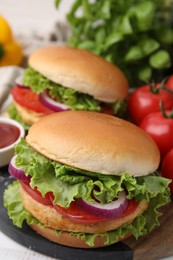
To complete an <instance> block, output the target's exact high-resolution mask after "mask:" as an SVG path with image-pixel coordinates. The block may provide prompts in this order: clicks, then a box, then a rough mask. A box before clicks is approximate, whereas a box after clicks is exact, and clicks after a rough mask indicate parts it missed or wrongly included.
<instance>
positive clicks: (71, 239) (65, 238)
mask: <svg viewBox="0 0 173 260" xmlns="http://www.w3.org/2000/svg"><path fill="white" fill-rule="evenodd" d="M30 227H31V228H32V229H33V230H35V231H36V232H37V233H38V234H39V235H41V236H43V237H45V238H47V239H48V240H50V241H52V242H55V243H57V244H60V245H64V246H70V247H76V248H98V247H105V246H109V245H110V244H106V245H105V244H104V243H105V238H104V237H101V236H100V237H99V236H98V237H97V238H96V239H95V241H94V245H93V246H89V245H87V244H86V242H85V240H83V239H82V238H80V237H78V236H75V235H73V234H72V233H69V232H66V231H62V232H60V233H59V234H58V233H57V232H56V231H55V230H54V229H52V228H47V227H42V226H40V225H39V224H31V225H30ZM130 236H131V234H130V233H129V232H128V233H127V234H126V235H125V236H124V237H123V238H119V240H118V241H121V240H123V239H125V238H127V237H130ZM118 241H117V242H118Z"/></svg>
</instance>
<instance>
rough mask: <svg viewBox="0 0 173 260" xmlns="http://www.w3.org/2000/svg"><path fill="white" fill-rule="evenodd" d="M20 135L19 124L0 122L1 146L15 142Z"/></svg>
mask: <svg viewBox="0 0 173 260" xmlns="http://www.w3.org/2000/svg"><path fill="white" fill-rule="evenodd" d="M19 136H20V130H19V128H18V127H17V126H14V125H10V124H8V123H0V148H5V147H7V146H9V145H11V144H13V143H14V142H15V141H16V140H17V139H18V138H19Z"/></svg>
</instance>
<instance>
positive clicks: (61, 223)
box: [20, 185, 148, 234]
mask: <svg viewBox="0 0 173 260" xmlns="http://www.w3.org/2000/svg"><path fill="white" fill-rule="evenodd" d="M20 191H21V196H22V202H23V205H24V207H25V208H26V209H27V210H28V211H29V212H30V213H31V214H32V215H33V216H34V217H35V218H37V219H38V220H39V221H40V222H41V223H43V224H44V225H45V226H46V227H49V228H52V229H57V230H63V231H69V232H70V231H71V232H84V233H90V234H95V233H103V232H106V231H110V230H114V229H117V228H119V227H120V226H122V225H123V224H130V223H132V222H133V220H134V219H135V218H136V217H137V216H138V215H141V214H142V213H143V212H144V211H145V210H146V208H147V207H148V202H147V201H145V200H143V201H141V202H140V203H139V204H138V206H137V208H136V209H135V210H134V211H133V212H132V213H131V214H129V215H126V216H124V217H119V218H116V219H115V220H109V221H102V222H98V223H94V224H93V223H92V224H83V223H77V222H74V221H72V220H70V219H69V218H68V217H66V216H63V215H61V214H59V213H58V212H57V210H55V209H54V208H53V207H52V206H45V205H43V204H41V203H39V202H37V201H36V200H34V199H33V198H32V197H31V196H30V195H29V194H28V193H27V192H26V191H25V190H24V189H23V188H22V186H21V185H20Z"/></svg>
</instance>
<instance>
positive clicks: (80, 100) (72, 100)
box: [22, 67, 127, 117]
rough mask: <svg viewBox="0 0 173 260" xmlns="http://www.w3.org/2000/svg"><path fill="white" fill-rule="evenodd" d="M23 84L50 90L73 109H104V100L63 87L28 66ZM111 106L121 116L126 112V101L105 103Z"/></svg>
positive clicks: (39, 89) (39, 90)
mask: <svg viewBox="0 0 173 260" xmlns="http://www.w3.org/2000/svg"><path fill="white" fill-rule="evenodd" d="M22 81H23V84H24V85H26V86H29V87H30V88H31V89H32V90H33V92H36V93H38V94H39V93H41V92H43V91H44V90H46V89H48V90H49V95H50V96H51V97H52V98H54V99H55V100H58V101H60V102H62V103H63V104H66V105H68V106H69V107H70V108H71V110H88V111H96V112H100V111H101V110H102V102H101V101H99V100H96V99H94V98H93V97H92V96H90V95H88V94H84V93H81V92H79V91H77V90H75V89H71V88H66V87H63V86H62V85H60V84H57V83H54V82H52V81H50V80H49V79H47V78H46V77H44V76H43V75H41V74H40V73H38V72H37V71H35V70H34V69H32V68H31V67H28V68H27V69H26V70H25V72H24V76H23V79H22ZM105 104H106V106H107V107H109V108H110V109H111V110H112V112H113V114H118V115H119V116H120V117H122V116H123V115H124V113H125V112H126V109H127V108H126V106H127V102H126V101H116V102H114V103H105Z"/></svg>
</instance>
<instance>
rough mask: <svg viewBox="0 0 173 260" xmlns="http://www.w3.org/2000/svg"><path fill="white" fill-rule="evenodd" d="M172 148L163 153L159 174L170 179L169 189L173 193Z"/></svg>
mask: <svg viewBox="0 0 173 260" xmlns="http://www.w3.org/2000/svg"><path fill="white" fill-rule="evenodd" d="M172 162H173V148H172V149H171V150H170V151H169V152H168V153H167V154H166V155H165V157H164V159H163V162H162V166H161V175H162V176H163V177H165V178H168V179H170V180H172V182H171V183H170V185H169V186H170V190H171V193H172V194H173V163H172Z"/></svg>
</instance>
